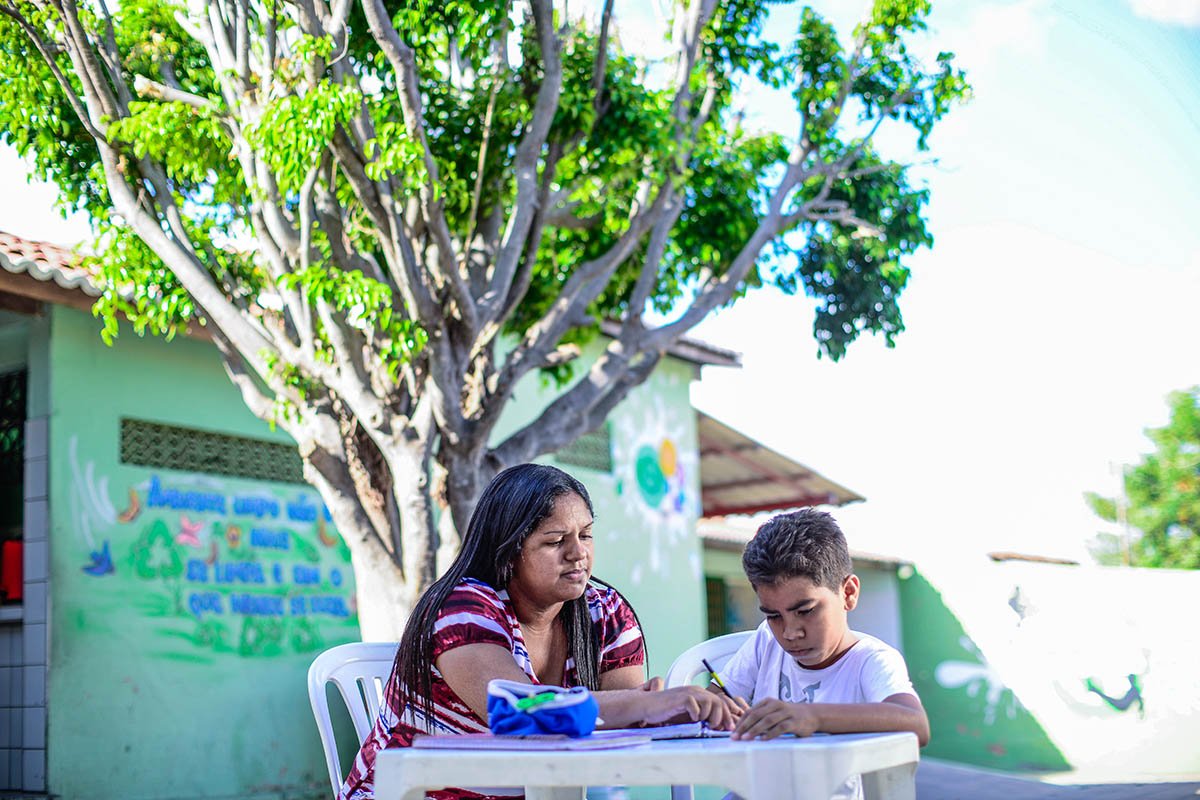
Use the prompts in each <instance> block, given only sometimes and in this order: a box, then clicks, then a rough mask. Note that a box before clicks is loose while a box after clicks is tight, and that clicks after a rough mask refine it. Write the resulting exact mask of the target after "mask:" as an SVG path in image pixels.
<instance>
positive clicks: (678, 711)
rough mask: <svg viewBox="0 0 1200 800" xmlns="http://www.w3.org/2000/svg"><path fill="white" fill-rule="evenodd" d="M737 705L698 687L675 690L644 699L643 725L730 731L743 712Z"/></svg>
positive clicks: (742, 708) (743, 705)
mask: <svg viewBox="0 0 1200 800" xmlns="http://www.w3.org/2000/svg"><path fill="white" fill-rule="evenodd" d="M745 706H746V703H745V701H742V703H741V704H739V703H737V702H736V701H734V700H731V699H729V698H728V697H726V696H725V695H722V694H714V693H713V692H710V691H708V690H706V689H702V688H701V687H699V686H677V687H675V688H674V689H666V690H664V691H661V692H652V693H651V695H650V697H647V698H646V704H645V717H644V720H645V723H646V724H647V725H666V724H670V723H675V722H707V723H708V725H709V727H711V728H715V729H717V730H722V731H729V730H733V729H734V726H735V725H737V722H738V720H739V719H740V718H741V716H742V713H743V711H744V710H745Z"/></svg>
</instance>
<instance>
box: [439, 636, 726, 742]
mask: <svg viewBox="0 0 1200 800" xmlns="http://www.w3.org/2000/svg"><path fill="white" fill-rule="evenodd" d="M436 664H437V668H438V671H439V672H441V673H442V678H443V679H444V680H445V681H446V684H447V685H448V686H449V687H450V689H451V690H453V692H454V693H455V694H456V695H458V696H459V698H460V699H462V701H463V702H464V703H466V704H467V707H468V708H470V709H471V710H472V711H473V712H475V714H476V716H478V717H479V718H480V719H482V720H486V719H487V685H488V681H490V680H492V679H494V678H502V679H504V680H510V681H517V682H519V683H531V681H530V680H529V676H528V675H526V674H525V672H524V670H522V669H521V668H520V667H519V666H517V662H516V661H515V660H513V657H512V653H511V652H509V651H508V650H506V649H504V648H503V647H499V646H498V645H494V644H467V645H463V646H462V647H456V648H454V649H453V650H447V651H446V652H445V653H442V655H441V656H440V657H438V659H437V662H436ZM642 675H643V672H642V667H640V666H629V667H620V668H618V669H614V670H609V671H608V672H606V673H604V674H603V675H601V676H600V691H598V692H594V693H593V694H594V696H595V698H596V703H597V704H598V705H599V706H600V718H601V719H602V720H604V723H603V727H605V728H629V727H634V726H637V725H661V724H664V723H667V722H685V721H688V720H704V721H706V722H708V724H709V725H711V726H713V727H714V728H720V729H724V730H732V729H733V726H734V724H736V722H737V715H739V714H740V711H741V709H738V708H737V706H736V705H733V704H732V703H731V702H730V701H728V700H727V699H726V698H724V697H722V696H720V695H713V694H711V693H709V692H706V691H704V690H703V689H701V688H700V687H699V686H681V687H678V688H675V689H667V690H666V691H646V690H644V689H643V688H642V685H643V681H642Z"/></svg>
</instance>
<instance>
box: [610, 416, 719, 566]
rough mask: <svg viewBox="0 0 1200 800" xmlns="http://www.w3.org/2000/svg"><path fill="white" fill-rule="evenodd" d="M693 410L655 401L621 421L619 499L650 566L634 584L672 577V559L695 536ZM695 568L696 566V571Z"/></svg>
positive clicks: (616, 452) (617, 431) (616, 450)
mask: <svg viewBox="0 0 1200 800" xmlns="http://www.w3.org/2000/svg"><path fill="white" fill-rule="evenodd" d="M689 413H691V409H690V408H683V409H679V410H674V409H668V408H667V406H666V404H665V403H664V402H663V400H662V398H661V397H655V398H653V400H652V401H651V402H649V403H647V404H645V406H644V407H643V410H641V411H640V413H639V412H637V411H635V412H634V413H631V414H626V415H622V416H620V417H619V418H618V419H617V420H616V422H615V426H614V431H613V433H614V436H613V462H614V464H613V468H614V472H615V474H616V478H617V483H616V490H617V494H618V495H619V496H620V497H621V499H622V501H623V502H624V503H625V507H626V509H627V510H628V511H629V512H630V514H631V516H632V517H633V518H634V519H635V520H637V523H638V525H637V528H638V529H637V531H635V532H634V533H635V534H636V535H637V536H641V537H646V539H647V540H648V553H647V559H646V562H645V564H639V565H637V566H635V567H634V570H633V572H632V574H631V575H630V578H631V579H632V580H633V582H634V583H640V582H641V580H642V579H643V577H645V575H644V572H645V570H646V569H649V571H650V572H651V573H652V574H655V575H658V576H666V575H668V574H669V571H670V568H669V559H668V558H667V554H668V553H669V551H670V550H671V549H672V548H673V547H676V546H678V545H679V544H681V543H683V542H684V541H686V540H687V539H688V537H689V536H690V535H691V533H692V527H693V524H694V522H695V518H696V516H697V515H698V513H699V504H698V498H697V497H696V489H695V485H696V483H697V482H698V480H699V470H698V464H697V460H698V459H697V458H696V454H695V449H694V448H692V447H690V446H688V445H687V441H688V436H689V434H690V427H689V426H688V424H687V423H688V419H687V417H686V416H685V415H687V414H689ZM693 566H695V565H693Z"/></svg>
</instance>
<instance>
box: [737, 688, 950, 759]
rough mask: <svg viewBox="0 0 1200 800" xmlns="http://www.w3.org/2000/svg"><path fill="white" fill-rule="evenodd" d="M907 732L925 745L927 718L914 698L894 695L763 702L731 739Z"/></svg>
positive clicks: (747, 714)
mask: <svg viewBox="0 0 1200 800" xmlns="http://www.w3.org/2000/svg"><path fill="white" fill-rule="evenodd" d="M888 731H909V732H911V733H915V734H916V735H917V741H918V742H919V743H920V745H921V746H922V747H924V746H925V745H926V744H928V743H929V718H928V717H926V716H925V708H924V707H923V706H922V705H921V701H920V700H919V699H918V698H917V696H916V695H913V694H908V693H902V694H894V695H892V696H891V697H888V698H886V699H884V701H883V702H881V703H789V702H787V701H785V700H776V699H771V700H764V701H762V702H761V703H759V704H758V705H756V706H754V708H752V709H750V710H749V711H747V712H746V713H745V714H744V715H743V716H742V721H741V722H740V723H738V726H737V730H735V731H734V733H733V738H734V739H774V738H776V737H778V736H782V735H783V734H785V733H791V734H795V735H796V736H811V735H812V734H814V733H882V732H888Z"/></svg>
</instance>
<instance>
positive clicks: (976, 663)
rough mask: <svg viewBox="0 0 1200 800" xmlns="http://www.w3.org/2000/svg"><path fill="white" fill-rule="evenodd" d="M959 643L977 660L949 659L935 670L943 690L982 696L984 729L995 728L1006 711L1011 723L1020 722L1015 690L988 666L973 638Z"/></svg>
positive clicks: (1018, 702)
mask: <svg viewBox="0 0 1200 800" xmlns="http://www.w3.org/2000/svg"><path fill="white" fill-rule="evenodd" d="M958 643H959V645H960V646H962V648H963V649H964V650H966V651H967V652H968V653H970V654H971V655H972V656H973V657H974V660H972V661H965V660H962V659H946V660H945V661H942V662H941V663H940V664H938V665H937V667H936V668H935V669H934V671H933V678H934V680H935V681H937V683H938V685H939V686H941V687H942V688H943V689H950V690H955V689H962V690H963V691H964V692H966V695H967V697H978V696H979V695H980V694H981V693H982V695H983V724H984V725H993V724H995V722H996V714H997V712H999V711H1003V713H1004V716H1006V717H1008V718H1009V719H1014V718H1016V716H1017V708H1018V707H1019V706H1020V701H1019V700H1017V696H1016V695H1015V694H1014V693H1013V691H1012V689H1010V688H1009V687H1007V686H1005V685H1004V679H1003V678H1001V677H1000V673H998V672H997V671H996V670H995V669H994V668H993V667H992V665H991V664H989V663H988V661H987V659H986V658H984V657H983V654H982V653H980V652H979V648H978V647H976V646H975V643H974V642H972V641H971V639H970V638H969V637H967V636H960V637H959V639H958Z"/></svg>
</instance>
